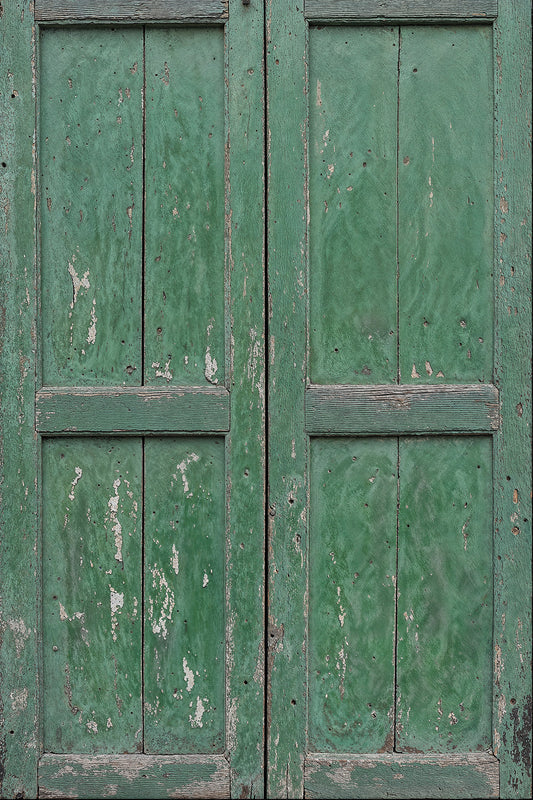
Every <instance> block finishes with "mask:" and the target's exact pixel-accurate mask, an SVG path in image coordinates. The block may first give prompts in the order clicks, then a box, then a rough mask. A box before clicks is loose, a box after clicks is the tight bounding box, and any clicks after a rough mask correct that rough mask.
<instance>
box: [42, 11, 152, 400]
mask: <svg viewBox="0 0 533 800" xmlns="http://www.w3.org/2000/svg"><path fill="white" fill-rule="evenodd" d="M142 59H143V36H142V30H139V29H135V28H129V29H125V28H123V29H120V30H118V31H113V30H111V29H109V28H106V29H104V28H93V29H91V30H87V29H80V28H79V27H70V26H69V27H64V28H61V29H53V30H50V29H45V30H41V31H40V146H39V150H40V168H41V180H40V193H41V218H40V232H41V315H42V316H41V344H42V361H43V382H44V383H45V384H48V385H52V386H57V385H64V386H67V385H70V386H72V385H74V386H76V385H77V386H84V385H85V386H87V385H89V386H91V385H92V386H94V385H97V386H98V385H100V386H101V385H106V384H107V385H109V384H111V385H113V384H114V385H117V384H129V385H132V384H133V385H139V384H141V383H142V341H141V335H142V321H141V313H142V291H141V286H142V283H141V279H142V207H143V185H142V182H143V143H142V136H143V119H142V91H143V75H142ZM88 70H90V75H91V78H90V80H88V79H87V72H88Z"/></svg>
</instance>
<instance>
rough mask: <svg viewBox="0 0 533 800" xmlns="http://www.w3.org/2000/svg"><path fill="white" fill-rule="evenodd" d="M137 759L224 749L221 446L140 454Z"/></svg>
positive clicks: (152, 448) (155, 446)
mask: <svg viewBox="0 0 533 800" xmlns="http://www.w3.org/2000/svg"><path fill="white" fill-rule="evenodd" d="M144 459H145V461H144V464H145V466H144V476H145V478H144V485H145V506H144V519H145V528H144V587H145V588H144V643H143V651H144V673H143V674H144V752H145V753H154V754H157V753H180V754H185V753H216V752H219V753H220V752H222V751H223V750H224V681H225V669H224V660H225V658H224V656H225V639H226V637H225V630H224V622H225V620H224V590H225V553H224V537H223V535H222V532H223V530H224V508H225V501H226V497H225V481H224V459H225V454H224V440H223V439H216V438H205V437H202V438H199V437H196V438H188V437H186V438H183V437H180V438H179V439H175V438H172V439H168V438H165V439H161V438H159V437H156V438H150V439H147V440H146V442H145V445H144Z"/></svg>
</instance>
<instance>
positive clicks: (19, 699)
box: [9, 689, 29, 714]
mask: <svg viewBox="0 0 533 800" xmlns="http://www.w3.org/2000/svg"><path fill="white" fill-rule="evenodd" d="M28 696H29V693H28V690H27V689H22V690H20V691H15V692H11V693H10V695H9V697H10V698H11V708H12V710H13V711H15V712H16V713H17V714H19V713H20V712H21V711H24V709H25V708H27V706H28Z"/></svg>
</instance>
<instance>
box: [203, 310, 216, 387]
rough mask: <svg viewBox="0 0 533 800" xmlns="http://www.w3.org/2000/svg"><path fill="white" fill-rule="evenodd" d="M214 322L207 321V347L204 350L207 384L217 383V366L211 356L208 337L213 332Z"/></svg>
mask: <svg viewBox="0 0 533 800" xmlns="http://www.w3.org/2000/svg"><path fill="white" fill-rule="evenodd" d="M213 324H214V320H213V319H211V320H210V321H209V325H208V326H207V345H206V350H205V369H204V375H205V377H206V380H208V381H209V383H215V384H216V383H218V378H215V375H216V372H217V370H218V364H217V360H216V358H213V357H212V355H211V347H210V345H209V337H210V336H211V332H212V330H213Z"/></svg>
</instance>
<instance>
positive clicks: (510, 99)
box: [493, 0, 532, 798]
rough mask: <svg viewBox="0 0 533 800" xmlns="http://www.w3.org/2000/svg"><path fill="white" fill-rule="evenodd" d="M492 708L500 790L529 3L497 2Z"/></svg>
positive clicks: (521, 374) (517, 599)
mask: <svg viewBox="0 0 533 800" xmlns="http://www.w3.org/2000/svg"><path fill="white" fill-rule="evenodd" d="M494 44H495V54H494V55H495V57H494V70H495V71H494V87H495V92H496V127H495V133H496V146H495V149H494V160H495V166H494V197H495V204H494V205H495V209H494V211H495V216H494V221H495V237H494V238H495V243H496V252H495V262H494V278H495V285H496V325H495V330H496V336H495V377H496V385H497V386H498V387H499V389H500V393H501V398H502V426H501V428H500V431H499V432H498V435H497V436H496V438H495V441H494V488H495V495H494V518H495V528H494V587H495V595H494V674H495V689H494V705H493V727H494V745H495V752H496V755H497V756H498V758H499V759H500V770H501V796H502V797H503V798H509V797H520V796H524V797H529V796H531V794H532V776H531V741H532V738H531V735H532V731H531V719H532V716H531V698H532V680H531V670H530V669H529V667H528V665H529V664H530V663H531V642H532V631H531V563H532V553H531V542H532V538H531V511H532V509H531V430H532V426H531V422H532V420H531V386H532V380H531V378H532V375H531V200H532V198H531V186H532V182H531V99H532V92H531V5H530V3H528V2H527V0H500V16H499V18H498V20H497V25H496V28H495V42H494Z"/></svg>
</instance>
